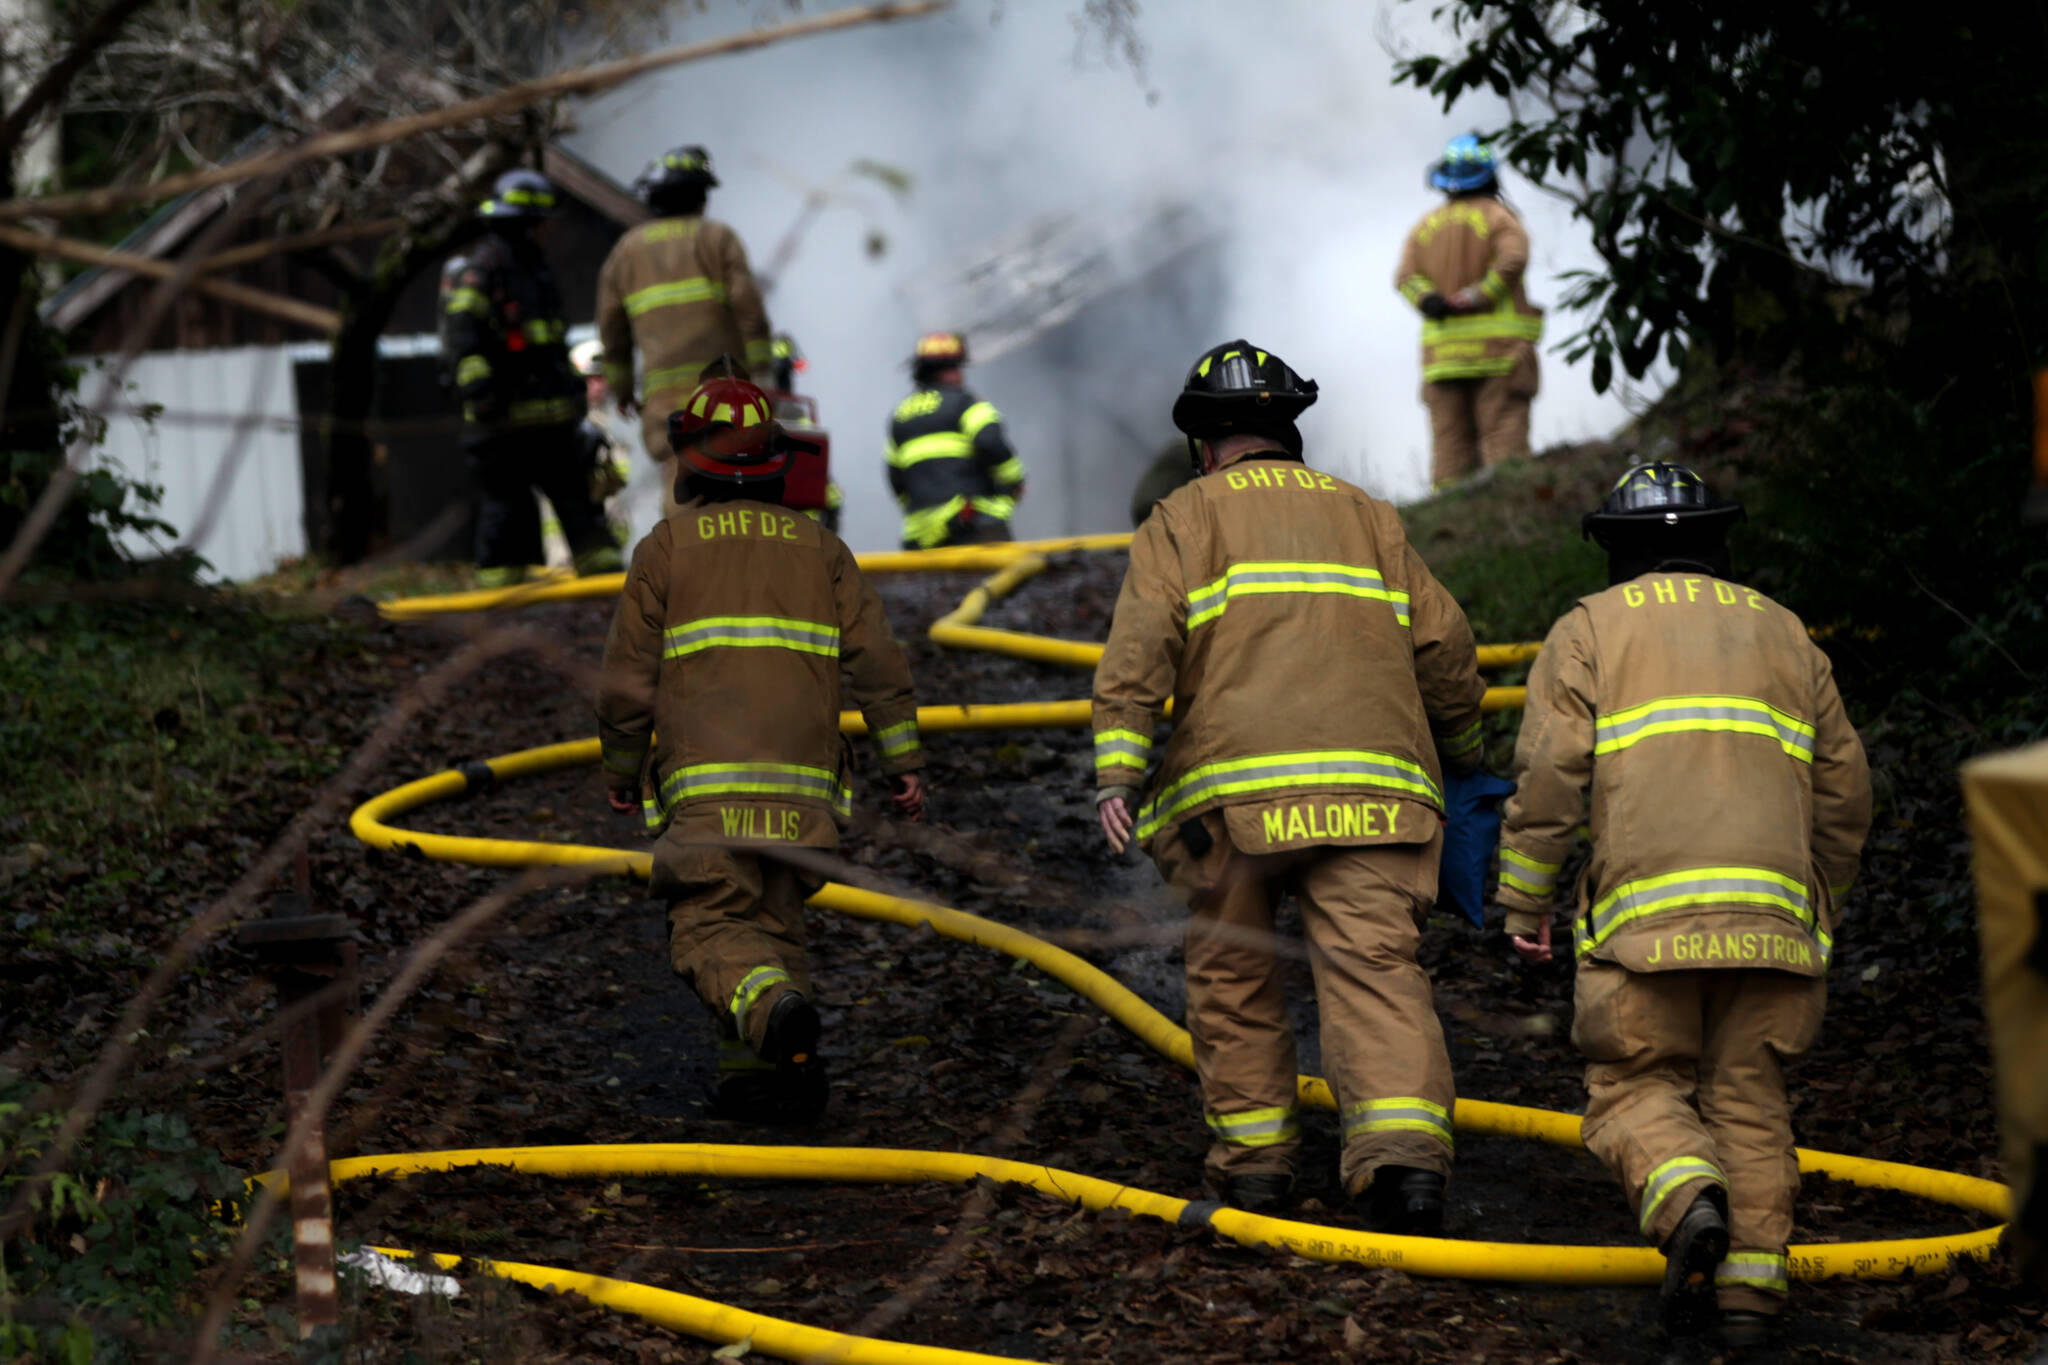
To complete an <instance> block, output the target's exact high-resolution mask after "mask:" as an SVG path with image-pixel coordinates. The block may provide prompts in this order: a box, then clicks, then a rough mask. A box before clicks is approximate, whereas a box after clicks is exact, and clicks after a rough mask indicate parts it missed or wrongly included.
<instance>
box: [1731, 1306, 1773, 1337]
mask: <svg viewBox="0 0 2048 1365" xmlns="http://www.w3.org/2000/svg"><path fill="white" fill-rule="evenodd" d="M1777 1334H1778V1315H1777V1314H1775V1313H1759V1312H1757V1311H1756V1310H1755V1309H1754V1308H1723V1309H1722V1310H1721V1341H1722V1343H1723V1344H1725V1345H1728V1346H1762V1345H1764V1344H1765V1343H1767V1342H1769V1341H1770V1339H1771V1338H1772V1337H1774V1336H1776V1335H1777Z"/></svg>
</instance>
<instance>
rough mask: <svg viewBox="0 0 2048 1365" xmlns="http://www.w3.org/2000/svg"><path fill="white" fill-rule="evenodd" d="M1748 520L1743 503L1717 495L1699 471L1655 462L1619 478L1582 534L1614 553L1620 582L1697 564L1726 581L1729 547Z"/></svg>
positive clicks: (1614, 569)
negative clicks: (1735, 532)
mask: <svg viewBox="0 0 2048 1365" xmlns="http://www.w3.org/2000/svg"><path fill="white" fill-rule="evenodd" d="M1744 515H1745V514H1744V512H1743V510H1742V504H1741V503H1739V502H1736V501H1734V500H1733V499H1730V498H1724V497H1722V496H1721V495H1720V494H1718V493H1716V492H1715V491H1714V490H1713V489H1711V488H1709V487H1708V486H1707V481H1706V480H1705V479H1702V478H1701V477H1700V476H1699V475H1698V474H1697V473H1695V472H1694V471H1693V470H1690V469H1688V468H1686V467H1685V466H1684V465H1682V464H1672V463H1670V462H1669V461H1665V460H1654V461H1651V462H1649V463H1646V464H1638V465H1632V466H1630V468H1629V469H1628V471H1627V472H1626V473H1624V474H1623V475H1622V476H1621V477H1620V478H1618V479H1616V480H1615V481H1614V486H1613V487H1612V488H1610V489H1609V490H1608V491H1607V496H1606V497H1605V498H1603V499H1601V502H1600V506H1599V507H1597V508H1595V509H1594V510H1593V511H1591V512H1588V513H1586V515H1585V517H1584V518H1582V519H1581V520H1580V522H1579V530H1580V534H1582V535H1584V536H1585V537H1586V539H1588V540H1591V541H1594V542H1596V543H1598V544H1599V546H1600V548H1602V549H1603V550H1606V551H1607V552H1608V556H1609V560H1610V566H1609V567H1610V570H1611V576H1613V578H1614V581H1615V582H1617V583H1619V582H1623V581H1625V580H1627V579H1630V578H1634V577H1635V576H1636V575H1637V574H1638V573H1647V572H1649V571H1650V570H1652V569H1656V568H1659V567H1661V566H1663V565H1665V564H1688V565H1696V566H1698V567H1700V568H1703V569H1705V570H1707V571H1708V572H1710V573H1713V574H1716V575H1717V576H1720V577H1724V578H1725V577H1727V574H1728V559H1727V550H1726V547H1725V544H1724V542H1725V541H1726V540H1727V537H1728V531H1729V529H1730V528H1731V527H1733V526H1734V525H1735V523H1736V522H1738V521H1741V520H1742V519H1743V516H1744Z"/></svg>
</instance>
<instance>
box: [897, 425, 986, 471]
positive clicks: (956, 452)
mask: <svg viewBox="0 0 2048 1365" xmlns="http://www.w3.org/2000/svg"><path fill="white" fill-rule="evenodd" d="M973 454H974V442H973V441H972V440H970V439H968V438H967V437H965V436H963V435H961V434H960V433H959V432H957V431H935V432H933V433H932V434H931V435H929V436H913V437H911V438H910V439H909V440H907V441H905V442H903V443H902V444H901V445H891V446H890V447H889V463H890V465H891V466H893V467H894V468H897V469H908V468H910V466H912V465H914V464H923V463H924V462H925V461H926V460H965V459H968V458H970V457H971V456H972V455H973Z"/></svg>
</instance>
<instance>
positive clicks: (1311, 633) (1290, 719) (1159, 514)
mask: <svg viewBox="0 0 2048 1365" xmlns="http://www.w3.org/2000/svg"><path fill="white" fill-rule="evenodd" d="M1485 691H1486V685H1485V683H1483V682H1482V681H1481V680H1480V677H1479V672H1478V664H1477V656H1476V654H1475V652H1474V649H1473V645H1472V632H1471V628H1470V627H1469V626H1467V625H1466V623H1465V614H1464V613H1463V612H1462V611H1460V610H1459V609H1458V604H1457V603H1456V602H1455V601H1453V600H1452V599H1451V596H1450V594H1449V593H1447V592H1445V591H1444V589H1443V587H1442V585H1441V584H1439V583H1438V582H1437V581H1436V579H1435V578H1434V577H1432V576H1431V574H1430V572H1429V569H1428V568H1427V567H1426V566H1425V565H1424V564H1423V562H1422V559H1421V556H1419V555H1417V554H1416V553H1415V551H1414V549H1413V548H1412V547H1411V546H1410V545H1409V544H1408V539H1407V536H1406V534H1405V533H1404V532H1403V531H1402V529H1401V522H1400V518H1399V517H1398V516H1396V515H1395V512H1394V509H1393V508H1392V507H1391V506H1389V505H1388V504H1386V503H1384V502H1381V501H1380V500H1379V499H1377V498H1373V497H1370V496H1368V495H1367V494H1366V493H1364V492H1363V491H1361V490H1359V489H1357V488H1354V487H1352V486H1351V485H1350V484H1348V483H1345V482H1344V481H1343V480H1341V479H1338V478H1336V477H1334V476H1333V475H1329V474H1324V473H1321V472H1319V471H1317V470H1313V469H1310V468H1308V467H1307V466H1306V465H1304V464H1302V463H1301V462H1300V461H1298V460H1291V459H1288V458H1286V457H1284V456H1283V455H1282V454H1281V453H1280V452H1279V451H1277V450H1263V451H1254V452H1252V453H1251V454H1249V455H1247V456H1244V457H1242V458H1241V459H1238V460H1235V461H1233V462H1232V463H1230V464H1228V465H1226V466H1225V467H1224V468H1222V469H1219V470H1217V471H1216V472H1214V473H1212V474H1209V475H1206V476H1204V477H1202V478H1199V479H1196V480H1195V481H1194V482H1193V483H1190V484H1188V485H1186V486H1185V487H1183V488H1180V489H1178V490H1176V491H1175V492H1174V493H1172V494H1170V495H1169V496H1168V497H1166V498H1165V499H1163V500H1162V501H1161V502H1160V503H1159V504H1158V506H1157V507H1156V508H1155V509H1154V510H1153V512H1152V515H1151V516H1149V517H1147V518H1146V519H1145V522H1144V524H1143V525H1142V526H1140V527H1139V528H1138V531H1137V534H1136V537H1135V539H1134V540H1133V541H1132V543H1131V565H1130V570H1129V572H1128V573H1127V574H1126V575H1125V577H1124V585H1123V592H1122V595H1121V596H1119V597H1118V599H1117V605H1116V619H1115V620H1114V621H1113V622H1112V623H1111V625H1110V632H1109V644H1108V647H1107V648H1106V650H1105V651H1104V653H1103V656H1102V663H1101V665H1100V666H1099V667H1098V668H1097V669H1096V673H1095V705H1094V721H1095V769H1096V774H1097V781H1098V786H1099V787H1120V786H1130V787H1136V786H1139V785H1141V784H1142V782H1143V777H1144V773H1145V769H1146V767H1147V764H1148V762H1149V761H1150V759H1151V757H1152V732H1153V728H1154V727H1155V726H1156V725H1157V723H1158V721H1159V718H1160V714H1161V712H1162V710H1163V708H1164V707H1165V705H1166V703H1167V700H1168V698H1171V699H1172V702H1173V715H1174V729H1173V737H1172V739H1171V740H1169V741H1168V743H1167V745H1166V750H1165V754H1164V755H1163V757H1162V759H1161V761H1160V763H1159V767H1158V770H1157V772H1156V773H1155V774H1154V775H1153V778H1152V781H1151V783H1150V785H1149V787H1147V788H1146V799H1145V800H1144V802H1143V803H1142V805H1140V806H1139V808H1138V810H1137V812H1136V817H1137V834H1138V838H1139V840H1140V842H1142V843H1144V844H1145V845H1146V847H1147V848H1148V849H1149V848H1151V847H1152V846H1153V841H1154V840H1156V839H1159V838H1161V837H1165V836H1170V835H1172V834H1174V833H1175V832H1176V831H1177V830H1178V829H1179V828H1180V826H1181V825H1183V824H1184V823H1186V822H1187V821H1189V820H1192V819H1193V818H1194V817H1196V816H1198V815H1200V814H1201V813H1203V812H1204V811H1207V810H1211V809H1214V808H1216V807H1222V808H1224V814H1225V819H1226V822H1227V824H1228V827H1229V831H1230V836H1231V841H1232V842H1233V843H1234V844H1236V845H1237V846H1238V847H1239V848H1241V849H1243V850H1245V851H1246V852H1248V853H1268V852H1279V851H1282V850H1285V849H1292V848H1303V847H1307V846H1310V845H1315V844H1331V845H1348V844H1371V843H1419V842H1422V841H1424V840H1426V839H1428V838H1429V837H1430V835H1431V834H1432V833H1434V832H1435V831H1436V830H1437V829H1438V828H1439V827H1440V821H1441V812H1442V810H1443V794H1442V788H1441V782H1442V777H1443V769H1442V766H1441V763H1440V761H1439V757H1438V751H1439V749H1441V750H1442V752H1443V755H1444V756H1445V757H1446V758H1448V759H1449V760H1450V761H1451V762H1452V763H1454V764H1457V765H1460V766H1461V767H1469V766H1470V764H1471V763H1472V762H1473V761H1474V759H1475V758H1476V756H1477V754H1478V751H1479V700H1480V698H1481V697H1482V696H1483V695H1484V694H1485Z"/></svg>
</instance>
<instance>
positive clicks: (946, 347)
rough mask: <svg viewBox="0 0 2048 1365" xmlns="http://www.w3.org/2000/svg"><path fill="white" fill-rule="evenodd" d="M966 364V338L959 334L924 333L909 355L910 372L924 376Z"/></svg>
mask: <svg viewBox="0 0 2048 1365" xmlns="http://www.w3.org/2000/svg"><path fill="white" fill-rule="evenodd" d="M966 363H967V338H966V337H965V336H964V335H963V334H961V333H959V332H926V333H925V334H924V335H923V336H921V337H919V338H918V339H917V346H916V348H915V349H914V350H912V351H911V353H910V372H911V373H912V374H915V375H925V374H929V373H931V372H932V371H933V370H949V369H952V368H953V367H954V366H956V365H965V364H966Z"/></svg>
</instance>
